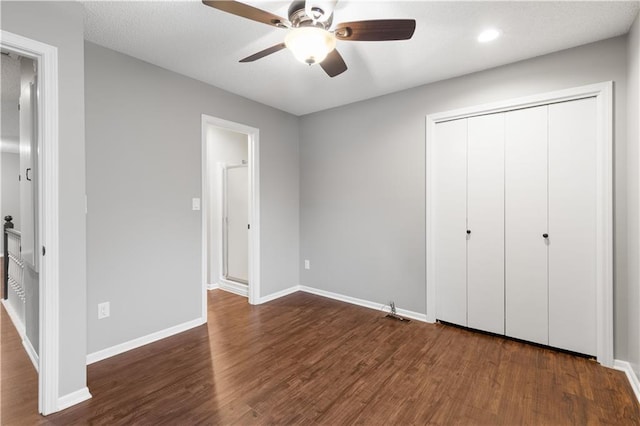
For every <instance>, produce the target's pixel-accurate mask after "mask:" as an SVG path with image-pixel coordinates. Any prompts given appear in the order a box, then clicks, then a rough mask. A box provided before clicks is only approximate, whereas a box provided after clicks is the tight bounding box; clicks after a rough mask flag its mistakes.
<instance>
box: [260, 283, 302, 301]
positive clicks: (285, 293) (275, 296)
mask: <svg viewBox="0 0 640 426" xmlns="http://www.w3.org/2000/svg"><path fill="white" fill-rule="evenodd" d="M296 291H300V286H299V285H294V286H293V287H289V288H285V289H284V290H280V291H277V292H275V293H271V294H268V295H266V296H263V297H261V298H260V299H259V301H258V304H262V303H267V302H271V301H272V300H276V299H279V298H281V297H284V296H288V295H290V294H293V293H295V292H296Z"/></svg>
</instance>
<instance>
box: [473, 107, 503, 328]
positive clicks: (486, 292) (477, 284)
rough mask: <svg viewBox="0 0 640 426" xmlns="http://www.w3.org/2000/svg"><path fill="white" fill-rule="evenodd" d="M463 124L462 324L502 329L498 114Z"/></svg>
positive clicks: (500, 120) (500, 124)
mask: <svg viewBox="0 0 640 426" xmlns="http://www.w3.org/2000/svg"><path fill="white" fill-rule="evenodd" d="M468 126H469V131H468V142H467V143H468V150H467V152H468V154H467V155H468V161H467V164H468V165H467V173H468V178H467V190H468V195H467V226H468V229H469V230H470V231H471V233H470V234H469V236H468V238H467V324H468V326H469V327H471V328H476V329H479V330H485V331H490V332H492V333H500V334H504V114H491V115H484V116H480V117H473V118H470V119H468Z"/></svg>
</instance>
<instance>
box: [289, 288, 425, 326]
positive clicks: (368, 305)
mask: <svg viewBox="0 0 640 426" xmlns="http://www.w3.org/2000/svg"><path fill="white" fill-rule="evenodd" d="M299 288H300V291H304V292H305V293H311V294H315V295H318V296H322V297H327V298H329V299H334V300H339V301H341V302H346V303H351V304H352V305H358V306H363V307H365V308H369V309H375V310H377V311H384V312H389V309H387V306H388V305H384V304H380V303H376V302H371V301H369V300H364V299H358V298H357V297H351V296H345V295H343V294H338V293H333V292H330V291H326V290H320V289H318V288H313V287H307V286H304V285H301V286H299ZM396 313H397V314H398V315H400V316H403V317H407V318H411V319H414V320H416V321H422V322H428V321H427V315H426V314H421V313H419V312H413V311H408V310H406V309H400V308H397V309H396Z"/></svg>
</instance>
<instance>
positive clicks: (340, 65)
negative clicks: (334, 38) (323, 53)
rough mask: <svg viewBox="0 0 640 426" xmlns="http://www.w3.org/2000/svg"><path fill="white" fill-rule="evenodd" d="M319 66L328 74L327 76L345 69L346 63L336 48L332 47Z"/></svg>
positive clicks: (340, 72)
mask: <svg viewBox="0 0 640 426" xmlns="http://www.w3.org/2000/svg"><path fill="white" fill-rule="evenodd" d="M320 66H321V67H322V69H323V70H324V71H325V72H326V73H327V74H329V77H335V76H336V75H338V74H342V73H343V72H345V71H346V70H347V64H345V63H344V59H342V56H341V55H340V53H338V50H336V49H333V50H332V51H331V52H330V53H329V54H328V55H327V57H326V58H325V59H324V61H322V62H320Z"/></svg>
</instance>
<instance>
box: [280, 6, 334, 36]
mask: <svg viewBox="0 0 640 426" xmlns="http://www.w3.org/2000/svg"><path fill="white" fill-rule="evenodd" d="M313 10H314V11H317V12H318V13H319V14H320V16H322V15H324V13H325V12H324V10H322V9H320V8H314V9H313ZM288 13H289V22H291V25H292V26H293V27H294V28H298V27H320V28H323V29H325V30H327V29H329V27H330V26H331V23H332V22H333V14H331V16H329V18H328V19H326V20H324V21H316V20H314V19H313V18H312V17H311V16H309V15H307V13H306V10H305V1H304V0H296V1H294V2H293V3H291V5H290V6H289V12H288Z"/></svg>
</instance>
